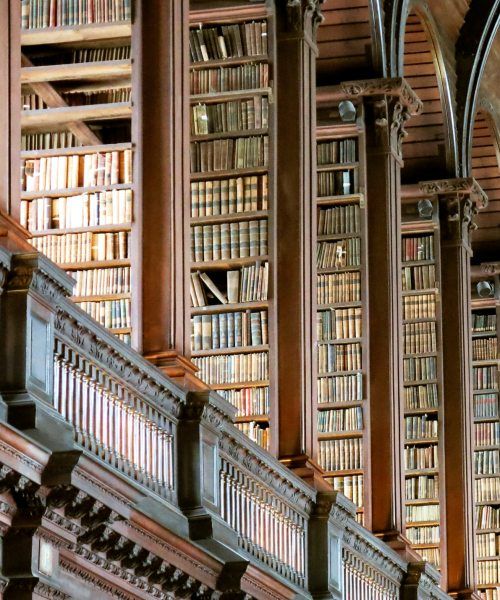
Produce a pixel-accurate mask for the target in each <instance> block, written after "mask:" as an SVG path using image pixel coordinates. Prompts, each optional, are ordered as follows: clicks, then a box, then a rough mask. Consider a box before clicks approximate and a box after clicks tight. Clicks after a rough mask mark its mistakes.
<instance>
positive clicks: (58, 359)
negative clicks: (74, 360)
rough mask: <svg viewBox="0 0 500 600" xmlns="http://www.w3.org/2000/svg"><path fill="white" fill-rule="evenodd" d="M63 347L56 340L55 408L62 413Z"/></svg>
mask: <svg viewBox="0 0 500 600" xmlns="http://www.w3.org/2000/svg"><path fill="white" fill-rule="evenodd" d="M61 360H62V359H61V347H60V342H59V340H56V349H55V352H54V399H53V405H54V408H55V409H56V410H57V412H58V413H60V412H61V411H60V408H59V406H60V402H61V389H60V386H61Z"/></svg>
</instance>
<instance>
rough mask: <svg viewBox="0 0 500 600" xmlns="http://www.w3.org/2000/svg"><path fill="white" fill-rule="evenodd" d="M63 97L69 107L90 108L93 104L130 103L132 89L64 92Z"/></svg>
mask: <svg viewBox="0 0 500 600" xmlns="http://www.w3.org/2000/svg"><path fill="white" fill-rule="evenodd" d="M61 96H62V97H63V98H64V100H65V102H66V104H68V105H69V106H89V105H91V104H113V103H115V102H130V100H131V97H132V88H131V87H121V88H110V89H107V90H95V91H85V92H79V91H72V92H63V93H62V94H61Z"/></svg>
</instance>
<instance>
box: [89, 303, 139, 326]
mask: <svg viewBox="0 0 500 600" xmlns="http://www.w3.org/2000/svg"><path fill="white" fill-rule="evenodd" d="M79 305H80V308H82V309H83V310H84V311H85V312H86V313H88V314H89V315H90V316H91V317H92V318H93V319H95V320H96V321H97V322H98V323H100V324H101V325H103V326H104V327H109V328H111V329H121V328H124V327H131V325H132V320H131V314H130V299H128V298H126V299H121V300H101V301H99V302H80V303H79Z"/></svg>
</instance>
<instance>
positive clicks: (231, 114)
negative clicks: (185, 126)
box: [190, 95, 269, 135]
mask: <svg viewBox="0 0 500 600" xmlns="http://www.w3.org/2000/svg"><path fill="white" fill-rule="evenodd" d="M190 114H191V121H190V123H191V135H208V134H209V133H228V132H231V131H246V130H251V129H266V128H267V127H268V125H269V100H268V98H267V96H260V95H259V96H253V97H252V98H248V99H241V100H228V101H227V102H217V103H215V102H214V103H210V104H206V103H202V102H199V103H198V104H194V105H193V106H191V113H190Z"/></svg>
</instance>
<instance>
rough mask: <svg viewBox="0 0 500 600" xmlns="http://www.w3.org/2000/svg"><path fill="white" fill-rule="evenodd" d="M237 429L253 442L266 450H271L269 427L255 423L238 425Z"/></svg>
mask: <svg viewBox="0 0 500 600" xmlns="http://www.w3.org/2000/svg"><path fill="white" fill-rule="evenodd" d="M236 427H237V428H238V429H239V430H240V431H243V433H244V434H245V435H247V436H248V437H249V438H250V439H251V440H252V441H254V442H255V443H256V444H258V445H259V446H261V448H264V449H265V450H268V449H269V441H270V438H269V427H262V426H261V424H260V423H256V422H254V421H252V422H250V423H236Z"/></svg>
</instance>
